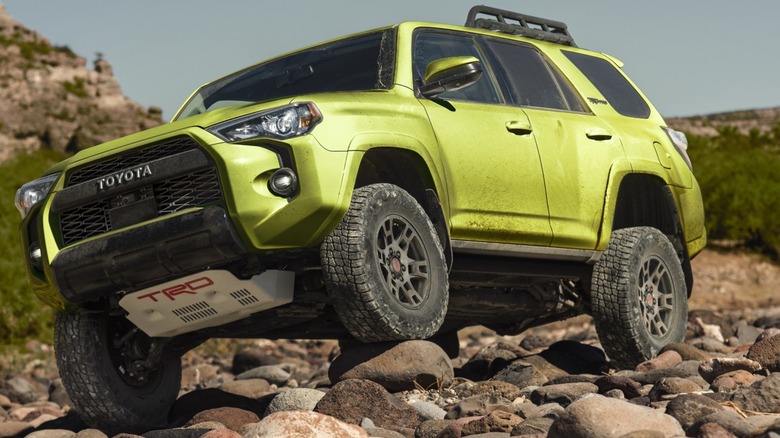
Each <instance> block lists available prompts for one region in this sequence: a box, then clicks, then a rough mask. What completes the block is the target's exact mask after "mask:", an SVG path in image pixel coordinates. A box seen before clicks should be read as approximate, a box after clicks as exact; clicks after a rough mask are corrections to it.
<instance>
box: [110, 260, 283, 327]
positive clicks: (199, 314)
mask: <svg viewBox="0 0 780 438" xmlns="http://www.w3.org/2000/svg"><path fill="white" fill-rule="evenodd" d="M294 286H295V273H293V272H290V271H274V270H271V271H265V272H263V273H262V274H260V275H256V276H254V277H252V278H250V279H249V280H239V279H238V278H236V277H235V276H234V275H233V274H232V273H230V272H229V271H222V270H213V271H203V272H200V273H198V274H194V275H190V276H187V277H183V278H179V279H177V280H173V281H169V282H167V283H163V284H160V285H157V286H154V287H150V288H148V289H144V290H140V291H137V292H133V293H131V294H127V295H125V296H124V297H123V298H122V299H121V300H119V305H120V306H122V308H124V309H125V310H126V311H127V312H128V315H127V319H129V320H130V321H132V322H133V324H135V325H136V326H138V328H140V329H141V330H143V331H144V333H146V334H147V335H149V336H175V335H178V334H181V333H187V332H191V331H194V330H198V329H202V328H205V327H213V326H217V325H222V324H226V323H228V322H233V321H237V320H239V319H241V318H244V317H246V316H249V315H251V314H252V313H256V312H259V311H261V310H266V309H271V308H273V307H277V306H281V305H282V304H287V303H289V302H291V301H292V299H293V289H294Z"/></svg>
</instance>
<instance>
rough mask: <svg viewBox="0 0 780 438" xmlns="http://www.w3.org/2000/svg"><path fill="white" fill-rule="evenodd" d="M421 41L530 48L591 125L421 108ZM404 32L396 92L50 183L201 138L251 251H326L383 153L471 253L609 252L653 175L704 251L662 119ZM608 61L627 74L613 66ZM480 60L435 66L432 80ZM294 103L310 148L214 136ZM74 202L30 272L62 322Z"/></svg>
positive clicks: (102, 150)
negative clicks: (485, 48) (633, 114)
mask: <svg viewBox="0 0 780 438" xmlns="http://www.w3.org/2000/svg"><path fill="white" fill-rule="evenodd" d="M419 28H440V29H447V30H451V31H457V32H470V33H473V34H481V35H489V36H491V37H496V38H506V39H510V40H516V41H523V42H525V43H526V44H529V45H532V46H534V47H536V48H537V49H538V50H540V51H542V52H543V53H544V55H545V57H546V58H547V59H549V60H550V62H551V63H552V64H553V65H554V67H555V68H557V69H558V70H559V71H560V72H561V73H562V74H563V75H564V76H565V77H566V78H568V80H569V81H570V82H571V84H572V86H573V88H574V89H575V90H576V92H577V93H579V95H580V96H581V97H582V98H583V101H584V102H586V105H587V111H586V112H581V113H577V112H565V111H552V110H546V109H540V108H521V107H516V106H511V105H508V104H481V103H474V102H464V101H457V100H452V101H450V102H441V101H437V100H434V99H424V98H421V97H418V96H417V95H416V94H415V91H414V90H415V83H414V79H413V73H412V55H413V49H412V34H413V32H414V31H415V30H417V29H419ZM395 29H396V31H397V41H396V49H395V56H396V58H395V64H396V65H395V81H394V85H393V86H392V87H391V88H390V89H388V90H381V91H355V92H334V93H320V94H311V95H300V96H294V97H290V98H285V99H278V100H275V101H271V102H260V103H254V104H249V105H242V106H232V107H225V108H220V109H216V110H213V111H210V112H207V113H204V114H200V115H196V116H192V117H187V118H183V119H181V120H178V121H174V122H172V123H169V124H166V125H163V126H159V127H156V128H153V129H150V130H147V131H144V132H140V133H137V134H134V135H131V136H128V137H124V138H121V139H117V140H114V141H111V142H108V143H105V144H103V145H99V146H96V147H94V148H90V149H88V150H85V151H82V152H79V153H78V154H76V155H75V156H73V157H71V158H70V159H68V160H65V161H63V162H62V163H60V164H58V165H56V166H54V167H53V168H52V169H50V170H49V171H48V172H47V173H53V172H66V173H67V172H68V171H69V170H71V169H72V168H73V167H75V166H80V165H84V164H86V163H89V162H93V161H96V160H100V159H103V158H105V157H108V156H111V155H114V154H117V153H121V152H124V151H127V150H130V149H133V148H136V147H139V146H142V145H146V144H149V143H151V142H157V141H160V140H164V139H166V138H170V137H175V136H181V135H187V136H190V137H192V138H193V139H195V140H196V141H197V142H198V143H199V144H200V145H201V146H202V148H203V149H204V150H205V151H206V152H207V153H208V154H209V155H210V156H211V157H212V158H213V160H214V161H215V163H216V165H217V168H218V170H219V175H220V180H221V184H222V187H223V192H224V194H225V201H224V203H225V206H226V208H227V210H228V212H229V214H230V217H231V219H232V221H233V224H234V225H235V227H236V229H237V230H238V232H239V234H240V236H241V238H242V240H243V242H244V244H245V245H246V247H247V248H248V249H249V250H250V251H252V252H255V253H263V252H267V251H275V250H280V249H295V248H313V247H317V246H318V245H319V243H320V242H321V241H322V240H323V239H324V238H325V237H326V236H327V235H328V233H329V232H330V231H331V230H332V229H333V228H334V227H335V226H336V225H337V224H338V222H339V221H340V220H341V218H342V216H343V215H344V213H345V212H346V210H347V208H348V206H349V202H350V199H351V193H352V190H353V189H354V187H355V184H356V179H357V176H358V171H359V169H360V164H361V161H362V159H363V157H364V156H365V154H366V153H368V152H369V151H371V150H373V149H376V148H382V149H387V148H391V149H396V150H400V151H403V153H405V154H409V155H410V156H413V157H415V161H416V162H419V163H422V165H424V166H425V168H426V170H427V174H426V175H425V178H424V179H425V184H426V186H427V188H430V189H432V190H434V191H435V192H436V194H437V196H438V199H439V201H440V203H441V205H442V210H443V213H444V215H445V218H446V221H447V225H448V231H449V233H450V237H451V238H452V239H458V240H466V241H480V242H495V243H509V244H523V245H537V246H553V247H559V248H570V249H592V250H604V249H605V248H606V246H607V244H608V241H609V235H610V232H611V230H612V223H613V215H614V211H615V207H616V200H617V193H618V190H619V188H620V185H621V182H622V180H623V178H625V177H626V176H627V175H630V174H634V173H642V174H646V175H651V176H653V177H655V178H658V179H660V180H662V181H664V183H665V184H667V185H669V186H670V187H671V188H672V191H673V194H674V197H675V199H676V200H677V203H678V210H679V214H680V223H681V224H682V225H683V229H684V233H685V237H686V240H687V242H688V253H689V254H690V255H691V256H693V255H695V254H697V253H698V252H699V251H701V249H702V248H703V247H704V244H705V242H706V233H705V231H704V212H703V210H702V204H701V193H700V190H699V187H698V184H697V183H696V181H695V179H694V178H693V175H692V173H691V172H690V170H689V169H688V168H687V166H686V164H685V162H684V161H683V159H682V158H681V157H680V155H679V154H678V153H677V152H676V150H675V149H674V147H673V145H672V143H671V141H670V140H669V138H668V137H667V136H666V134H665V133H664V132H663V130H662V129H661V126H665V122H664V121H663V119H662V118H661V116H660V115H659V114H658V112H657V111H656V110H655V109H654V108H653V107H652V106H651V114H650V116H649V117H648V118H647V119H633V118H627V117H624V116H622V115H620V114H618V113H617V112H615V111H614V110H613V109H612V107H611V106H609V105H594V104H590V103H588V101H587V98H596V99H603V96H602V95H601V94H600V93H599V92H598V90H597V89H596V88H595V87H594V86H593V85H592V84H591V83H590V82H589V81H588V80H587V79H586V78H585V77H584V76H583V75H582V74H581V73H580V72H579V70H577V69H576V68H575V67H574V65H573V64H572V63H571V62H570V61H569V60H568V59H567V58H566V57H565V56H564V55H563V54H562V52H561V50H562V47H561V46H559V45H556V44H552V43H545V42H540V41H535V40H527V39H524V38H521V37H513V36H507V35H497V34H496V33H494V32H489V31H480V30H475V29H465V28H461V27H458V26H445V25H436V24H431V23H403V24H400V25H398V26H397V27H396V28H395ZM565 50H572V51H579V52H582V53H587V54H590V55H592V56H601V57H605V56H606V55H600V54H598V53H594V52H589V51H585V50H583V49H576V48H566V49H565ZM606 59H609V60H611V61H612V62H613V63H615V64H616V65H620V64H619V61H616V59H615V58H612V57H606ZM475 60H476V58H471V59H469V57H454V58H445V59H442V60H439V61H435V62H434V63H432V64H431V65H429V69H428V71H427V73H426V76H428V77H429V76H430V75H433V74H435V73H436V72H440V71H443V70H446V69H448V68H452V67H454V66H457V65H463V64H464V63H467V62H474V61H475ZM292 102H314V103H315V105H316V106H317V107H318V108H319V110H320V112H321V113H322V117H323V119H322V122H321V123H320V124H319V125H317V126H316V127H315V128H314V130H313V131H312V132H311V133H310V134H308V135H304V136H301V137H297V138H292V139H289V140H287V141H278V140H269V139H263V138H260V139H256V140H252V141H250V142H245V143H233V144H231V143H226V142H224V141H223V140H222V139H220V138H218V137H216V136H214V135H212V134H210V133H209V132H207V131H206V128H208V127H209V126H212V125H214V124H217V123H220V122H224V121H227V120H231V119H235V118H238V117H242V116H245V115H248V114H252V113H256V112H260V111H264V110H268V109H272V108H278V107H282V106H284V105H287V104H289V103H292ZM269 144H273V145H274V146H275V147H281V148H284V149H287V150H288V151H290V152H291V154H292V156H293V157H294V160H295V167H296V171H297V173H298V175H299V179H300V192H299V194H298V195H297V196H296V197H295V198H293V199H292V200H287V199H283V198H280V197H277V196H274V195H273V194H271V193H270V192H269V191H268V189H267V182H268V178H269V177H270V175H271V174H272V173H273V172H274V171H275V170H276V169H278V168H279V167H280V162H279V160H278V158H277V155H276V154H275V153H274V152H272V151H271V150H270V149H268V148H266V147H264V146H267V145H269ZM62 188H63V181H62V178H61V179H60V181H58V182H57V183H56V184H55V186H54V187H53V189H52V193H51V194H50V195H49V197H48V198H47V199H46V200H45V201H44V202H43V204H42V205H41V206H38V207H36V208H35V210H34V211H35V212H37V214H40V215H43V217H44V218H45V220H43V221H41V223H42V225H41V229H40V230H39V233H40V235H42V236H44V239H43V240H44V242H43V245H42V246H43V250H44V255H45V261H46V263H44V265H45V266H44V275H40V274H38V273H35V272H34V271H32V270H30V283H31V285H32V287H33V291H34V292H35V293H36V294H37V295H38V296H39V297H40V298H41V299H42V300H43V301H44V302H45V303H46V304H48V305H50V306H52V307H55V308H59V309H65V308H67V306H68V304H67V303H66V302H65V301H64V300H63V299H62V297H61V296H60V295H59V293H58V292H57V290H56V287H55V286H54V283H53V280H52V278H53V276H52V274H51V272H50V268H49V265H48V262H51V260H53V258H54V257H55V256H56V254H57V252H58V251H59V250H60V248H59V247H58V245H57V243H56V238H57V237H58V230H57V228H56V226H55V225H56V218H54V217H52V215H51V214H50V208H51V202H52V199H53V195H55V194H56V193H57V192H58V191H60V190H62ZM190 211H191V210H190ZM183 213H184V212H181V213H178V214H183ZM31 217H32V215H31V216H28V218H27V219H26V220H24V221H23V223H22V231H23V232H22V234H23V241H24V246H25V251H26V250H27V247H28V246H29V242H28V238H27V235H26V232H25V231H24V230H26V227H27V224H28V222H29V221H30V218H31ZM164 219H165V217H162V218H158V219H156V220H164ZM143 225H144V224H143V223H142V224H138V225H135V227H142V226H143ZM97 238H100V236H98V237H95V238H94V239H97Z"/></svg>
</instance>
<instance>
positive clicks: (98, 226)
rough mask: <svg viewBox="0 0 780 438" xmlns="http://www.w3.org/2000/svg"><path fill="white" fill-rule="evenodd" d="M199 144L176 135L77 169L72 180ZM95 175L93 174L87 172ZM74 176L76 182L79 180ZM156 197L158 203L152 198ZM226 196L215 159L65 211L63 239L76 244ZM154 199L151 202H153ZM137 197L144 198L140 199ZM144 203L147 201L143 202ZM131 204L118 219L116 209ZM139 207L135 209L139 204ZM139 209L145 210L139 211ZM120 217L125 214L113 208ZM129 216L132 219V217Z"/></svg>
mask: <svg viewBox="0 0 780 438" xmlns="http://www.w3.org/2000/svg"><path fill="white" fill-rule="evenodd" d="M195 148H197V145H196V144H195V143H194V141H192V140H191V139H174V140H172V141H167V142H165V143H162V144H157V145H154V146H152V147H147V148H144V149H141V150H137V151H136V150H134V151H132V152H128V153H126V154H124V155H122V156H119V157H114V158H110V159H108V160H105V161H102V162H99V163H97V164H94V165H92V166H89V167H86V168H84V169H78V170H77V171H75V172H73V173H72V174H71V177H70V180H69V181H68V183H69V185H74V184H76V183H78V182H85V181H89V180H93V179H95V178H100V177H104V176H105V175H108V174H110V173H111V172H119V171H121V170H123V169H127V168H128V167H132V166H139V165H143V164H145V163H148V162H150V161H151V160H155V159H159V158H164V157H167V156H170V155H172V154H176V153H181V152H186V151H188V150H192V149H195ZM85 175H89V176H85ZM74 181H76V182H75V183H74ZM152 196H153V197H154V202H153V203H151V201H150V200H149V199H148V198H149V197H152ZM220 200H222V190H221V187H220V185H219V177H218V174H217V170H216V168H215V167H214V165H213V164H209V167H207V168H201V169H198V170H194V171H185V172H184V173H182V174H178V175H175V176H172V177H170V178H167V179H165V180H163V181H158V182H155V183H153V184H150V185H148V186H145V187H143V188H141V189H136V190H132V191H129V192H122V193H118V194H111V195H108V196H107V197H106V198H104V199H99V200H95V199H94V198H93V199H90V200H85V201H84V203H83V205H79V206H76V207H72V208H69V209H67V210H65V211H62V212H61V213H60V229H61V231H62V243H63V244H64V245H70V244H73V243H76V242H80V241H82V240H84V239H88V238H90V237H94V236H98V235H100V234H103V233H107V232H109V231H113V230H116V229H119V228H123V227H125V226H129V225H133V224H135V223H139V222H143V221H144V220H149V219H153V218H155V217H159V216H164V215H167V214H171V213H176V212H178V211H181V210H184V209H186V208H190V207H199V206H205V205H208V204H212V203H215V202H219V201H220ZM147 201H148V202H147ZM134 202H139V203H137V204H135V203H134ZM140 202H143V203H140ZM127 205H129V206H130V207H131V209H130V210H131V211H126V210H125V211H123V212H122V215H123V217H121V220H117V221H116V222H119V223H112V217H111V215H112V209H115V208H122V207H123V206H127ZM136 205H137V206H138V209H135V206H136ZM139 210H142V211H140V212H139ZM113 214H114V215H115V217H114V219H120V218H119V217H117V216H116V211H114V213H113ZM128 215H132V219H131V220H130V221H129V222H128V218H127V216H128Z"/></svg>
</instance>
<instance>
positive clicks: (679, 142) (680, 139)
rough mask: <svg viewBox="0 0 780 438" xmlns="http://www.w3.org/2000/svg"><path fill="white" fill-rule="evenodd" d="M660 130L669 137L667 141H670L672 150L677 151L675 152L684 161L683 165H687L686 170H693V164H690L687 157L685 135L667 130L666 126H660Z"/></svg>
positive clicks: (686, 138)
mask: <svg viewBox="0 0 780 438" xmlns="http://www.w3.org/2000/svg"><path fill="white" fill-rule="evenodd" d="M661 129H663V130H664V132H666V135H668V136H669V140H671V141H672V144H673V145H674V148H675V149H677V152H678V153H679V154H680V156H681V157H682V158H683V160H685V164H687V165H688V168H689V169H691V170H693V164H691V159H690V157H688V137H686V136H685V133H684V132H680V131H675V130H674V129H672V128H667V127H666V126H662V127H661Z"/></svg>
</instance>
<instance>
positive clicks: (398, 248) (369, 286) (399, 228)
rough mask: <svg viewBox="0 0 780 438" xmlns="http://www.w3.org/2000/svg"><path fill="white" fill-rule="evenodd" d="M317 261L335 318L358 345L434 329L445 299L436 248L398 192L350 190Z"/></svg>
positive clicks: (424, 221) (420, 216)
mask: <svg viewBox="0 0 780 438" xmlns="http://www.w3.org/2000/svg"><path fill="white" fill-rule="evenodd" d="M321 258H322V267H323V273H324V276H325V282H326V285H327V288H328V293H329V294H330V295H331V296H333V297H334V298H335V301H336V306H335V307H336V313H337V314H338V316H339V319H340V321H341V322H342V324H344V326H345V327H346V328H347V330H348V331H349V332H350V334H351V335H352V336H354V337H355V338H357V339H358V340H360V341H363V342H381V341H393V340H403V339H423V338H428V337H430V336H433V335H434V334H435V333H436V332H437V331H438V330H439V328H440V327H441V324H442V323H443V321H444V316H445V314H446V313H447V302H448V297H449V293H448V290H447V284H448V282H447V268H446V264H445V262H444V252H443V250H442V245H441V243H440V242H439V238H438V235H437V234H436V231H435V229H434V227H433V225H432V224H431V221H430V219H429V218H428V216H427V215H426V214H425V212H424V211H423V209H422V207H420V205H419V204H418V203H417V201H415V199H414V198H413V197H412V196H411V195H409V194H408V193H407V192H406V191H404V190H402V189H401V188H399V187H397V186H394V185H391V184H373V185H370V186H366V187H362V188H359V189H356V190H355V192H354V194H353V197H352V202H351V204H350V207H349V210H348V211H347V214H346V215H345V216H344V219H343V220H342V221H341V223H340V224H339V225H338V226H337V227H336V229H335V230H334V231H333V233H331V235H330V236H329V237H328V238H327V239H325V242H324V243H323V245H322V249H321Z"/></svg>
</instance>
